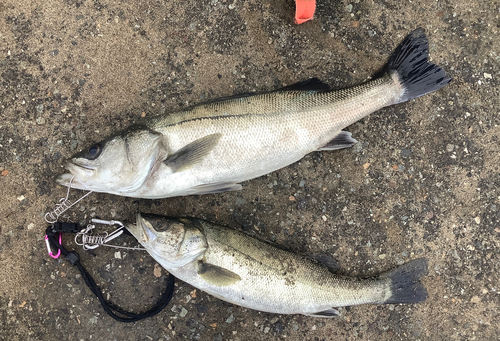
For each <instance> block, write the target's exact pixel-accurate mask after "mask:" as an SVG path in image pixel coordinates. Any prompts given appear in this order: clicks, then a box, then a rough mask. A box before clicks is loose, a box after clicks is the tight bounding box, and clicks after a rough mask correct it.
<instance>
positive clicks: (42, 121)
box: [36, 117, 45, 125]
mask: <svg viewBox="0 0 500 341" xmlns="http://www.w3.org/2000/svg"><path fill="white" fill-rule="evenodd" d="M36 123H38V124H40V125H42V124H45V118H43V117H37V118H36Z"/></svg>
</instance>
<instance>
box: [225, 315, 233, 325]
mask: <svg viewBox="0 0 500 341" xmlns="http://www.w3.org/2000/svg"><path fill="white" fill-rule="evenodd" d="M233 321H234V316H233V314H231V316H229V317H228V319H227V320H226V323H232V322H233Z"/></svg>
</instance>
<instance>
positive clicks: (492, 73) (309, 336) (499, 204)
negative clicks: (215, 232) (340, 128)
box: [0, 0, 500, 341]
mask: <svg viewBox="0 0 500 341" xmlns="http://www.w3.org/2000/svg"><path fill="white" fill-rule="evenodd" d="M293 14H294V3H293V1H291V0H276V1H270V0H248V1H242V0H210V1H209V0H193V1H155V0H147V1H118V0H93V1H91V0H64V1H60V0H44V1H41V0H33V1H13V0H0V106H1V118H2V120H1V121H0V174H1V175H0V187H1V193H2V194H1V199H0V268H1V269H2V276H1V278H0V339H1V340H57V339H65V340H144V341H148V340H155V341H156V340H182V339H195V340H219V341H220V340H253V339H269V340H278V339H280V340H281V339H287V340H297V341H298V340H333V339H335V340H354V339H356V340H394V339H398V340H498V339H499V335H500V322H499V317H500V316H499V312H500V309H499V306H500V295H499V291H500V282H499V271H498V269H499V259H500V256H499V240H500V224H499V218H500V212H499V210H500V189H499V186H500V176H499V165H500V153H499V151H500V148H499V143H500V128H499V124H500V115H499V114H500V111H499V110H500V109H499V101H500V73H499V71H500V67H499V63H500V34H499V31H500V2H499V1H496V0H495V1H493V0H490V1H479V0H475V1H474V0H473V1H469V0H467V1H466V0H454V1H451V0H446V1H442V0H437V1H435V0H432V1H431V0H420V1H419V0H414V1H385V0H380V1H367V0H366V1H365V0H353V1H352V2H349V1H346V0H344V1H331V0H330V1H327V0H318V8H317V11H316V18H315V19H314V20H313V21H310V22H307V23H305V24H302V25H295V24H294V23H293V22H292V19H293ZM417 27H422V28H424V29H425V31H426V33H427V35H428V37H429V41H430V53H431V59H432V61H433V62H435V63H438V64H439V65H441V66H442V67H443V68H444V69H445V70H446V71H447V72H448V73H449V75H451V76H452V77H453V79H454V81H453V82H452V83H451V84H450V85H449V86H447V87H445V88H444V89H442V90H440V91H438V92H436V93H433V94H430V95H426V96H424V97H421V98H418V99H416V100H412V101H410V102H408V103H404V104H400V105H396V106H393V107H389V108H386V109H383V110H380V111H379V112H377V113H375V114H373V115H371V116H370V117H368V118H366V119H364V120H362V121H360V122H358V123H356V124H354V125H352V126H351V127H349V128H348V130H349V131H351V132H352V133H353V136H354V137H355V138H356V139H357V140H358V141H359V143H358V144H356V145H355V146H354V148H351V149H348V150H342V151H336V152H314V153H311V154H310V155H308V156H306V157H305V158H304V159H303V160H301V161H300V162H298V163H296V164H293V165H291V166H289V167H286V168H284V169H281V170H279V171H277V172H274V173H272V174H269V175H267V176H263V177H261V178H258V179H254V180H252V181H248V182H246V183H244V184H243V187H244V189H243V190H242V191H239V192H231V193H225V194H217V195H206V196H201V197H198V196H193V197H183V198H174V199H165V200H135V199H129V198H123V197H117V196H112V195H107V194H95V193H94V194H91V195H90V196H89V197H87V198H86V199H84V200H83V201H82V202H81V203H79V204H77V206H76V207H75V208H74V209H72V210H71V212H70V213H71V215H72V217H73V219H74V220H76V221H80V222H85V221H86V220H88V219H89V217H91V216H94V215H97V216H100V217H103V218H114V219H123V220H125V219H134V216H135V213H136V212H137V211H138V210H140V211H144V212H152V213H162V214H169V215H180V216H183V215H184V216H185V215H189V216H195V217H200V218H205V219H208V220H211V221H215V222H218V223H220V224H225V225H229V226H231V227H234V228H237V229H243V230H246V231H248V232H249V233H252V234H255V235H256V236H259V237H262V238H265V239H268V240H273V241H276V242H277V243H279V244H285V245H287V246H289V247H290V248H291V249H293V250H295V251H297V252H307V253H310V254H328V255H331V256H333V257H334V258H335V259H336V260H337V262H338V264H339V267H340V270H339V272H340V273H342V274H347V275H353V276H356V275H357V276H363V277H368V276H371V275H376V274H379V273H381V272H384V271H386V270H389V269H392V268H394V267H396V266H397V265H398V264H403V263H405V262H408V261H410V260H412V259H416V258H419V257H426V258H428V260H429V274H428V276H426V277H425V278H424V279H423V284H424V285H425V286H426V287H427V289H428V292H429V298H428V299H427V301H425V302H423V303H420V304H415V305H386V306H375V305H364V306H356V307H351V308H343V309H341V312H342V315H341V316H340V317H336V318H333V319H318V318H310V317H304V316H298V315H297V316H284V315H274V314H268V313H260V312H257V311H251V310H248V309H244V308H241V307H238V306H234V305H231V304H228V303H225V302H222V301H220V300H218V299H216V298H214V297H211V296H209V295H207V294H205V293H203V292H200V291H199V290H194V288H193V287H191V286H190V285H187V284H185V283H182V282H181V281H178V282H177V284H176V290H175V294H174V298H173V300H172V302H171V304H170V305H169V306H168V307H167V309H165V310H164V311H163V312H162V313H160V314H159V315H157V316H155V317H153V318H149V319H147V320H144V321H141V322H138V323H133V324H124V323H119V322H116V321H114V320H112V319H111V318H110V317H108V316H107V314H106V313H105V312H104V311H103V309H102V308H101V306H100V305H99V302H98V301H97V299H96V298H95V297H94V296H93V295H92V293H91V292H90V290H89V289H88V288H87V287H86V286H85V284H84V282H83V280H82V278H81V277H80V275H79V274H78V272H77V270H76V269H75V268H73V267H71V266H69V264H68V263H67V262H66V261H65V260H53V259H52V258H49V257H48V255H47V251H46V247H45V243H44V240H43V237H44V230H45V228H46V226H47V224H46V223H45V221H44V219H43V216H44V213H45V212H46V211H48V210H49V209H52V208H54V206H55V204H56V203H57V202H58V200H59V199H60V198H61V197H64V196H65V193H66V189H65V188H62V187H58V186H56V185H55V183H54V177H55V176H56V175H57V174H59V173H61V172H62V171H63V168H62V166H63V165H64V161H65V159H66V158H68V157H70V156H71V155H72V154H73V153H75V152H76V151H78V150H81V149H82V148H85V147H86V146H89V145H90V144H91V143H92V142H96V141H99V140H102V139H103V138H105V137H106V136H108V135H110V134H112V133H113V132H116V131H117V130H119V129H122V128H124V127H126V126H128V125H130V124H133V123H135V122H138V121H140V119H141V116H150V115H154V114H160V113H163V112H167V113H168V112H171V111H175V110H178V109H180V108H183V107H185V106H187V105H192V104H196V103H200V102H203V101H206V100H208V99H215V98H217V97H222V96H228V95H233V94H238V93H245V92H252V91H268V90H274V89H278V88H280V87H282V86H285V85H290V84H293V83H295V82H298V81H302V80H305V79H308V78H310V77H318V78H320V79H321V80H323V81H325V82H327V83H328V84H330V85H331V86H332V87H334V88H342V87H346V86H349V85H353V84H357V83H360V82H363V81H365V80H366V79H367V78H368V77H369V76H371V75H373V74H374V73H376V71H377V70H379V69H380V68H381V67H382V66H383V65H384V63H385V61H386V60H387V59H388V57H389V55H390V53H391V52H392V50H393V49H394V48H395V47H396V46H397V44H398V43H399V42H400V41H401V40H402V38H403V37H404V36H405V35H406V34H408V33H409V32H410V31H411V30H413V29H415V28H417ZM82 193H83V192H81V191H76V190H75V191H72V193H71V194H70V196H71V197H72V198H73V199H76V198H78V196H80V195H82ZM99 228H100V231H104V228H102V227H99ZM118 243H119V244H122V243H127V244H132V245H133V244H134V240H133V239H132V238H131V237H120V239H119V240H118ZM64 244H65V245H67V246H68V248H70V249H75V250H77V251H78V252H79V253H80V254H81V256H82V263H83V264H84V265H85V266H86V267H87V269H88V270H89V271H90V272H91V273H92V275H93V276H94V278H95V279H96V281H97V283H98V284H99V286H100V287H101V288H102V289H103V290H104V292H105V296H106V297H109V298H110V300H112V301H114V302H116V303H117V304H119V305H120V306H122V307H124V308H126V309H131V310H134V311H141V310H144V309H147V308H148V307H149V306H151V305H152V304H153V303H154V302H155V300H156V299H157V298H158V296H159V295H160V293H161V292H162V290H163V288H164V285H165V278H166V275H167V273H166V272H165V271H159V269H158V268H157V269H156V271H155V262H154V261H153V260H152V259H151V258H150V257H149V256H148V255H147V254H146V253H143V252H140V251H120V253H119V254H116V253H115V252H116V250H115V249H110V248H99V249H96V250H93V251H92V252H88V251H83V250H82V249H81V248H80V247H79V246H77V245H75V244H74V243H73V241H72V237H70V236H65V238H64Z"/></svg>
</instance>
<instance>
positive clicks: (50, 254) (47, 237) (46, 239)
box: [45, 233, 62, 259]
mask: <svg viewBox="0 0 500 341" xmlns="http://www.w3.org/2000/svg"><path fill="white" fill-rule="evenodd" d="M61 242H62V233H59V245H61ZM45 244H46V245H47V251H48V252H49V256H50V257H52V258H54V259H57V258H59V256H60V255H61V249H59V250H58V252H57V255H55V256H54V254H53V253H52V249H51V248H50V242H49V236H47V235H45Z"/></svg>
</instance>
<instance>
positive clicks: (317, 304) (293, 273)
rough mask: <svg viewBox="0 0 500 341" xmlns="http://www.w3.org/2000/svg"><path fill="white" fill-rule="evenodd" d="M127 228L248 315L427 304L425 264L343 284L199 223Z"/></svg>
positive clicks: (183, 275)
mask: <svg viewBox="0 0 500 341" xmlns="http://www.w3.org/2000/svg"><path fill="white" fill-rule="evenodd" d="M125 227H126V228H127V229H128V230H129V231H130V232H131V233H132V234H133V235H134V237H136V238H137V240H138V241H139V242H140V243H141V244H142V246H144V247H145V248H146V250H147V251H148V252H149V254H150V255H151V256H152V257H153V258H154V259H155V260H156V261H157V262H158V263H160V264H161V265H162V266H163V267H164V268H165V269H167V270H168V271H169V272H170V273H171V274H173V275H174V276H176V277H177V278H179V279H180V280H182V281H184V282H186V283H189V284H191V285H192V286H194V287H196V288H198V289H200V290H203V291H205V292H207V293H209V294H211V295H213V296H215V297H217V298H219V299H221V300H224V301H227V302H231V303H233V304H237V305H240V306H243V307H246V308H250V309H255V310H260V311H265V312H270V313H276V314H303V315H307V316H315V317H333V316H337V315H339V312H338V311H337V310H336V309H335V308H336V307H343V306H351V305H358V304H365V303H375V304H387V303H416V302H420V301H423V300H425V299H426V298H427V291H426V289H425V288H424V287H423V286H422V285H421V284H420V283H419V279H420V277H421V276H423V275H424V274H425V273H426V272H427V260H425V259H423V258H421V259H417V260H414V261H412V262H410V263H408V264H405V265H403V266H401V267H399V268H397V269H395V270H393V271H390V272H388V273H386V274H383V275H382V276H380V277H379V278H376V279H359V278H356V277H348V276H339V275H336V274H334V273H332V272H331V271H329V269H328V268H327V267H326V266H323V265H322V264H319V263H318V262H315V261H314V260H312V259H310V258H308V257H304V256H300V255H298V254H295V253H292V252H289V251H285V250H283V249H281V248H278V247H276V246H275V245H273V244H271V243H268V242H263V241H260V240H258V239H256V238H253V237H251V236H249V235H247V234H245V233H242V232H238V231H236V230H233V229H230V228H227V227H223V226H219V225H215V224H212V223H209V222H206V221H203V220H199V219H194V218H170V217H163V216H157V215H152V214H140V213H139V214H138V216H137V224H135V225H134V224H131V223H126V224H125Z"/></svg>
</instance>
